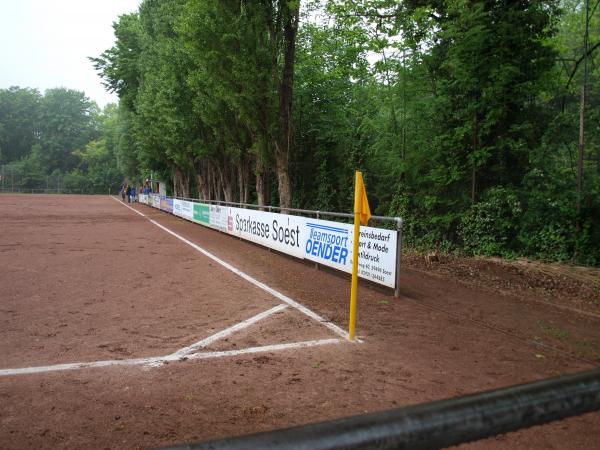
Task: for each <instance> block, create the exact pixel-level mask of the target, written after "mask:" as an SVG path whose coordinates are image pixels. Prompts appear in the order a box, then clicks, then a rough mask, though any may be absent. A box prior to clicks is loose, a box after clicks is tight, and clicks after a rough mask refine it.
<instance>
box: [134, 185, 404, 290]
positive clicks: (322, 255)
mask: <svg viewBox="0 0 600 450" xmlns="http://www.w3.org/2000/svg"><path fill="white" fill-rule="evenodd" d="M139 200H140V202H141V203H146V204H148V205H150V206H154V207H155V208H160V209H162V210H166V211H168V212H172V213H173V214H174V215H176V216H179V217H182V218H184V219H187V220H191V221H193V222H196V223H199V224H201V225H204V226H207V227H210V228H214V229H216V230H219V231H222V232H224V233H227V234H230V235H233V236H237V237H240V238H242V239H245V240H248V241H251V242H254V243H256V244H260V245H262V246H265V247H268V248H272V249H274V250H278V251H280V252H282V253H286V254H288V255H292V256H295V257H296V258H301V259H306V260H309V261H314V262H317V263H319V264H322V265H324V266H328V267H332V268H334V269H338V270H342V271H344V272H347V273H352V259H353V256H354V255H353V244H354V242H353V226H352V224H345V223H339V222H333V221H328V220H317V219H314V218H309V217H301V216H291V215H287V214H278V213H271V212H266V211H257V210H251V209H243V208H233V207H228V206H219V205H208V204H204V203H197V202H190V201H185V200H178V199H174V200H173V201H172V203H171V202H170V201H169V202H167V201H165V200H166V199H165V198H162V199H161V198H160V197H159V196H158V195H148V196H142V195H140V198H139ZM161 200H162V201H161ZM169 200H170V199H169ZM397 245H398V242H397V233H396V232H395V231H394V230H387V229H383V228H373V227H365V226H361V227H360V241H359V251H358V275H359V277H361V278H364V279H367V280H370V281H373V282H375V283H378V284H382V285H384V286H387V287H390V288H395V287H396V247H397Z"/></svg>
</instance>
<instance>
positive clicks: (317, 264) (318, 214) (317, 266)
mask: <svg viewBox="0 0 600 450" xmlns="http://www.w3.org/2000/svg"><path fill="white" fill-rule="evenodd" d="M320 213H321V211H317V220H319V217H320ZM305 251H306V250H305ZM315 269H317V270H319V263H318V262H315Z"/></svg>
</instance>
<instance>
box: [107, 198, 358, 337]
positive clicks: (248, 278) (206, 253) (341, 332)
mask: <svg viewBox="0 0 600 450" xmlns="http://www.w3.org/2000/svg"><path fill="white" fill-rule="evenodd" d="M111 198H112V199H113V200H115V201H116V202H118V203H120V204H122V205H123V206H126V207H127V208H129V209H130V210H132V211H134V212H135V213H137V214H139V215H140V216H142V217H144V218H145V219H147V220H148V221H150V222H151V223H153V224H154V225H156V226H157V227H159V228H161V229H162V230H164V231H166V232H167V233H169V234H170V235H172V236H174V237H176V238H177V239H179V240H180V241H182V242H185V243H186V244H187V245H189V246H190V247H192V248H194V249H195V250H196V251H198V252H200V253H202V254H203V255H204V256H207V257H208V258H210V259H212V260H213V261H215V262H216V263H219V264H220V265H222V266H223V267H225V268H226V269H228V270H230V271H231V272H233V273H235V274H236V275H238V276H239V277H241V278H243V279H244V280H246V281H248V282H249V283H251V284H253V285H254V286H256V287H258V288H260V289H262V290H264V291H266V292H268V293H269V294H271V295H272V296H273V297H275V298H278V299H279V300H281V301H282V302H284V303H287V304H288V305H290V306H291V307H292V308H295V309H297V310H298V311H300V312H302V313H303V314H305V315H307V316H308V317H310V318H311V319H314V320H316V321H317V322H319V323H320V324H322V325H324V326H326V327H327V328H329V329H330V330H331V331H333V332H334V333H335V334H337V335H338V336H341V337H343V338H344V339H349V336H348V333H347V332H346V331H344V330H342V329H341V328H340V327H338V326H337V325H336V324H334V323H332V322H330V321H328V320H325V319H324V318H323V317H321V316H320V315H318V314H317V313H315V312H313V311H311V310H310V309H308V308H307V307H305V306H303V305H301V304H300V303H298V302H296V301H295V300H292V299H291V298H290V297H288V296H287V295H284V294H282V293H281V292H279V291H276V290H275V289H273V288H271V287H269V286H267V285H266V284H265V283H263V282H261V281H258V280H257V279H256V278H253V277H251V276H250V275H248V274H246V273H244V272H242V271H241V270H239V269H237V268H236V267H234V266H232V265H231V264H229V263H227V262H225V261H223V260H222V259H220V258H219V257H217V256H215V255H213V254H212V253H210V252H209V251H207V250H205V249H203V248H202V247H200V246H199V245H197V244H194V243H193V242H191V241H189V240H188V239H186V238H184V237H183V236H180V235H179V234H177V233H175V232H174V231H172V230H170V229H168V228H167V227H165V226H164V225H161V224H160V223H158V222H157V221H155V220H153V219H151V218H149V217H148V216H146V215H145V214H144V213H142V212H140V211H138V210H137V209H135V208H132V207H131V206H129V205H127V204H125V203H123V202H121V201H119V200H117V199H116V198H114V197H111ZM354 342H362V341H361V340H360V339H356V340H355V341H354Z"/></svg>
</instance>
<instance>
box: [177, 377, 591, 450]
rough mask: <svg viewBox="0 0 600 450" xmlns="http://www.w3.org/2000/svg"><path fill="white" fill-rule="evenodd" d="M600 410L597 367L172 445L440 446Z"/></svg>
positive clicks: (383, 449) (236, 449) (194, 448)
mask: <svg viewBox="0 0 600 450" xmlns="http://www.w3.org/2000/svg"><path fill="white" fill-rule="evenodd" d="M596 410H600V369H595V370H591V371H588V372H582V373H578V374H574V375H566V376H563V377H559V378H552V379H547V380H542V381H537V382H534V383H528V384H522V385H517V386H511V387H507V388H502V389H497V390H494V391H489V392H484V393H480V394H474V395H469V396H465V397H458V398H454V399H449V400H441V401H436V402H430V403H423V404H420V405H413V406H408V407H404V408H398V409H393V410H390V411H384V412H378V413H373V414H365V415H360V416H354V417H349V418H346V419H340V420H333V421H329V422H322V423H317V424H312V425H306V426H300V427H294V428H287V429H282V430H275V431H271V432H266V433H258V434H252V435H248V436H242V437H235V438H227V439H220V440H215V441H208V442H201V443H196V444H189V445H183V446H176V447H170V449H171V450H183V449H187V450H204V449H212V450H250V449H267V450H268V449H273V450H274V449H278V450H301V449H302V450H306V449H311V450H366V449H377V450H388V449H389V450H392V449H412V450H424V449H437V448H444V447H449V446H452V445H456V444H460V443H464V442H471V441H474V440H478V439H483V438H486V437H490V436H495V435H498V434H501V433H507V432H509V431H515V430H519V429H521V428H527V427H531V426H534V425H541V424H544V423H548V422H552V421H555V420H561V419H564V418H567V417H571V416H576V415H580V414H583V413H586V412H590V411H596Z"/></svg>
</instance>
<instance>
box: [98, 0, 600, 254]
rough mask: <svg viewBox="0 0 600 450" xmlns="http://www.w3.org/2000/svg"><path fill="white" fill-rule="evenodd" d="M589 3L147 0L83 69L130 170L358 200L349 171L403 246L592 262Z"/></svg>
mask: <svg viewBox="0 0 600 450" xmlns="http://www.w3.org/2000/svg"><path fill="white" fill-rule="evenodd" d="M598 3H599V0H516V1H513V0H402V1H399V0H394V1H392V0H323V1H310V0H302V2H301V1H299V0H252V1H248V0H144V1H143V2H142V3H141V6H140V8H139V10H138V11H137V12H136V13H133V14H128V15H124V16H121V17H120V18H119V20H118V21H117V22H116V23H115V24H114V30H115V35H116V43H115V45H114V46H113V47H112V48H110V49H107V50H106V51H105V52H104V53H103V54H102V55H99V56H98V57H96V58H93V59H92V61H93V64H94V65H95V67H96V68H97V69H98V71H99V73H100V74H101V76H102V77H103V79H104V81H105V83H106V86H107V87H108V89H110V90H112V91H114V92H116V93H118V95H119V99H120V103H119V107H118V111H116V112H115V115H114V121H115V123H116V124H117V127H116V130H117V134H118V136H117V137H116V138H115V139H113V142H116V143H117V144H116V145H115V147H114V148H115V154H116V157H117V160H118V167H119V169H120V170H121V171H122V172H123V173H124V174H125V175H126V176H128V177H130V178H131V179H139V178H140V177H142V176H147V174H148V173H149V171H153V172H154V173H159V174H161V176H162V178H164V179H168V180H171V181H172V186H173V188H172V189H173V193H174V194H175V195H177V196H181V197H200V198H205V199H222V200H226V201H236V202H237V201H241V202H245V203H255V202H256V203H258V204H275V205H277V204H278V205H280V206H283V207H300V208H309V209H316V210H321V211H326V210H329V211H350V209H351V207H352V191H353V189H352V183H353V173H354V170H356V169H359V170H362V171H363V173H364V176H365V181H366V185H367V192H368V195H369V200H370V203H371V208H372V209H373V210H374V211H375V212H376V213H377V214H382V215H393V216H402V217H403V218H404V219H405V224H406V225H405V233H406V238H407V240H408V242H409V243H410V244H412V245H414V246H422V247H432V246H438V247H445V248H448V249H462V250H464V251H467V252H470V253H475V254H486V255H503V256H520V255H524V256H531V257H536V258H543V259H551V260H572V261H578V262H583V263H587V264H598V263H600V228H598V227H596V226H595V222H596V223H597V222H598V220H600V67H599V63H600V56H599V55H600V11H598V9H600V7H599V6H598ZM111 130H112V132H114V130H115V128H111Z"/></svg>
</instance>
